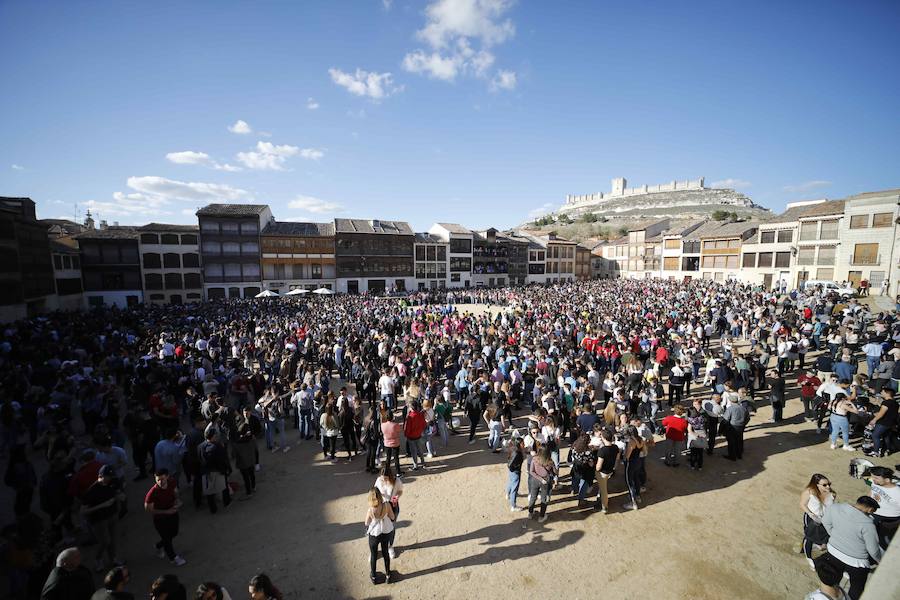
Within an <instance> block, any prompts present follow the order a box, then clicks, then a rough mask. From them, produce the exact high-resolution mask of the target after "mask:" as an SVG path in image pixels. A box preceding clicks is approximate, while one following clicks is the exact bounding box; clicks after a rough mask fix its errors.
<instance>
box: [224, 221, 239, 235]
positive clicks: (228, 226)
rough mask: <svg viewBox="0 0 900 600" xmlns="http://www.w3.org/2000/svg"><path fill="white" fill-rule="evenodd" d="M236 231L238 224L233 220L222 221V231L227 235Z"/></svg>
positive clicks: (234, 233)
mask: <svg viewBox="0 0 900 600" xmlns="http://www.w3.org/2000/svg"><path fill="white" fill-rule="evenodd" d="M237 232H238V224H237V223H235V222H233V221H225V222H224V223H222V233H224V234H227V235H236V234H237Z"/></svg>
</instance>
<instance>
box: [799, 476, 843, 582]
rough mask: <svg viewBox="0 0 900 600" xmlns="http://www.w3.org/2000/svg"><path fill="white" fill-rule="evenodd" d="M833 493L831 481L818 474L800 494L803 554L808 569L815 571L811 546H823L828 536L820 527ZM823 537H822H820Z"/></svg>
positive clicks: (832, 500) (832, 499)
mask: <svg viewBox="0 0 900 600" xmlns="http://www.w3.org/2000/svg"><path fill="white" fill-rule="evenodd" d="M834 497H835V493H834V490H832V489H831V480H830V479H828V477H826V476H825V475H822V474H820V473H816V474H814V475H813V476H812V477H811V478H810V480H809V483H808V484H806V487H805V488H803V491H802V492H801V493H800V508H801V509H802V510H803V554H805V555H806V561H807V562H808V563H809V567H810V568H811V569H813V570H815V568H816V567H815V564H814V563H813V560H812V550H813V544H819V545H824V544H825V543H826V542H827V541H828V534H827V533H824V532H825V527H824V526H823V525H822V517H823V516H824V515H825V508H826V507H828V506H830V505H831V504H832V503H833V502H834ZM822 535H824V537H821V536H822Z"/></svg>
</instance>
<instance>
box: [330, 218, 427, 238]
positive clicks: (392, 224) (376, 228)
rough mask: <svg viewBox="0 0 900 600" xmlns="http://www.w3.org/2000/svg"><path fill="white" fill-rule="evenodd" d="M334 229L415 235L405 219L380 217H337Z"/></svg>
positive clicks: (346, 231)
mask: <svg viewBox="0 0 900 600" xmlns="http://www.w3.org/2000/svg"><path fill="white" fill-rule="evenodd" d="M334 230H335V232H336V233H384V234H388V235H413V230H412V228H411V227H410V226H409V223H407V222H405V221H382V220H380V219H371V220H366V219H335V220H334Z"/></svg>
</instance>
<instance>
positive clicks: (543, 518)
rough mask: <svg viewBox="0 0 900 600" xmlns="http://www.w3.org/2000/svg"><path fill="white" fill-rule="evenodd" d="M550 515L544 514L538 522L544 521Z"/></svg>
mask: <svg viewBox="0 0 900 600" xmlns="http://www.w3.org/2000/svg"><path fill="white" fill-rule="evenodd" d="M547 517H548V515H544V516H543V517H540V518H539V519H538V523H544V522H545V521H546V520H547Z"/></svg>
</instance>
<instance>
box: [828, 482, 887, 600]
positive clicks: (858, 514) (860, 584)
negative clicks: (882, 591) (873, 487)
mask: <svg viewBox="0 0 900 600" xmlns="http://www.w3.org/2000/svg"><path fill="white" fill-rule="evenodd" d="M879 508H880V506H879V504H878V502H876V501H875V500H874V499H873V498H871V497H869V496H860V497H859V498H857V499H856V502H854V503H853V504H849V503H844V502H840V503H838V502H836V503H834V504H832V505H831V506H829V507H828V508H826V509H825V515H824V516H823V517H822V524H823V525H825V530H826V531H827V532H828V546H827V548H828V552H827V553H826V554H825V555H823V556H821V557H819V559H820V560H825V561H827V562H829V563H830V564H831V565H832V566H834V567H836V568H837V569H839V570H840V571H841V573H847V574H848V575H849V576H850V589H849V596H850V598H851V600H858V599H859V597H860V596H862V593H863V589H864V588H865V587H866V580H867V579H868V578H869V572H870V571H871V570H872V562H873V561H874V562H876V563H877V562H878V561H879V560H881V555H882V551H881V547H880V546H879V545H878V532H877V531H876V529H875V522H874V520H873V519H872V515H873V514H874V513H875V511H877V510H878V509H879Z"/></svg>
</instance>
